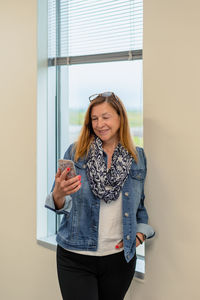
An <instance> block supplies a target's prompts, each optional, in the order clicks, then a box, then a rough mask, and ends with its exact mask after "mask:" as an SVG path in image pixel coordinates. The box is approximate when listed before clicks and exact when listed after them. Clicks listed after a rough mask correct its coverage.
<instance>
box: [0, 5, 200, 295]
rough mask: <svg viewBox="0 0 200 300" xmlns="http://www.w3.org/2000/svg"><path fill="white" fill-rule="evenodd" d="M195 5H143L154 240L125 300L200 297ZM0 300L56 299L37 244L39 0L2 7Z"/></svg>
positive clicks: (199, 16)
mask: <svg viewBox="0 0 200 300" xmlns="http://www.w3.org/2000/svg"><path fill="white" fill-rule="evenodd" d="M199 12H200V3H199V1H197V0H196V1H195V0H191V1H190V2H188V1H183V0H182V1H181V0H174V1H172V0H171V1H170V0H168V1H161V0H146V1H144V139H145V151H146V154H147V157H148V180H147V185H146V196H147V197H146V203H147V206H148V211H149V214H150V222H151V224H152V225H153V226H154V227H155V229H156V231H157V235H156V237H155V239H154V241H152V242H151V243H149V245H148V247H147V248H148V249H147V264H146V271H147V274H146V279H145V281H144V283H140V282H138V281H134V282H133V285H132V288H131V290H130V291H129V295H128V296H127V299H129V298H130V299H134V300H175V299H177V298H179V299H182V300H188V299H192V300H199V298H200V292H199V287H198V284H199V279H198V275H199V274H198V273H199V271H198V267H199V257H198V255H199V253H200V241H199V234H198V233H199V228H198V227H199V226H198V225H199V224H198V219H199V211H200V202H199V190H198V185H199V176H198V174H197V172H198V171H199V170H198V166H199V165H200V158H199V153H200V141H199V132H198V130H199V125H200V124H199V123H200V121H199V111H200V102H199V99H200V92H199V70H200V57H199V53H200V41H199V28H200V13H199ZM0 28H1V47H0V54H1V73H0V90H1V109H0V133H1V148H0V153H1V156H0V157H1V158H0V160H1V161H0V165H1V168H0V182H1V212H0V214H1V215H0V222H1V224H0V235H1V254H0V266H1V268H0V278H1V281H0V299H3V300H14V299H15V300H16V299H17V300H18V299H20V300H27V299H28V300H32V299H33V300H35V299H38V300H39V299H41V300H44V299H49V300H51V299H52V300H55V299H56V300H58V299H60V293H59V289H58V284H57V277H56V264H55V253H54V252H53V251H51V250H48V249H45V248H43V247H41V246H39V245H37V243H36V238H35V237H36V88H37V87H36V84H37V69H36V68H37V44H36V41H37V32H36V29H37V1H36V0H29V1H28V0H26V1H25V0H19V1H14V0H10V1H8V2H6V1H3V2H2V1H1V3H0Z"/></svg>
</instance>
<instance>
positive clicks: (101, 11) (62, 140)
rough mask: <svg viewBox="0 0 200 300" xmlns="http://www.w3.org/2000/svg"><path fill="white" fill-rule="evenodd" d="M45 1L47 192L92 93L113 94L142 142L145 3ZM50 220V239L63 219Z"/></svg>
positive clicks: (50, 215) (51, 216) (140, 251)
mask: <svg viewBox="0 0 200 300" xmlns="http://www.w3.org/2000/svg"><path fill="white" fill-rule="evenodd" d="M47 1H48V3H47ZM47 1H46V5H45V6H44V7H43V9H47V5H48V101H47V112H46V113H47V116H46V117H47V118H46V126H47V128H46V132H47V140H46V151H47V162H46V170H47V174H48V176H47V182H46V188H47V191H48V192H49V191H50V189H51V185H52V182H53V180H54V176H55V172H56V170H57V160H58V159H59V158H61V157H63V154H64V152H65V150H66V149H67V147H68V146H69V144H71V143H72V142H73V141H74V140H75V139H76V138H77V136H78V134H79V131H80V128H81V125H82V122H83V118H84V113H85V111H86V108H87V107H88V97H89V96H90V95H92V94H95V93H98V92H102V91H114V92H115V93H116V94H117V95H118V96H119V97H120V98H121V99H122V101H123V102H124V104H125V106H126V108H127V111H128V116H129V122H130V125H131V131H132V132H133V133H134V141H135V143H136V144H137V145H142V144H143V139H142V136H143V125H142V123H143V122H142V97H143V95H142V29H143V3H142V0H129V1H128V0H119V1H116V0H111V1H108V0H102V1H96V0H85V1H81V0H71V1H69V0H68V1H67V0H47ZM41 19H42V17H41ZM41 40H42V38H41ZM43 42H44V41H43ZM46 222H47V226H46V228H47V230H46V231H47V236H52V237H53V236H54V235H55V233H56V230H57V228H58V226H59V223H60V217H57V216H55V214H54V213H53V212H50V211H48V212H47V218H46ZM138 255H140V256H141V259H143V256H144V247H141V246H140V249H139V248H138ZM139 272H141V273H144V272H143V271H141V270H140V271H139Z"/></svg>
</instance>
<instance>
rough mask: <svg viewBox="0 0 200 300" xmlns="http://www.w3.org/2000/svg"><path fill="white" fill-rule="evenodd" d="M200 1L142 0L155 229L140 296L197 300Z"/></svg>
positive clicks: (135, 295)
mask: <svg viewBox="0 0 200 300" xmlns="http://www.w3.org/2000/svg"><path fill="white" fill-rule="evenodd" d="M199 29H200V2H199V1H197V0H196V1H195V0H191V1H184V0H173V1H172V0H168V1H161V0H146V1H144V148H145V151H146V154H147V157H148V179H147V186H146V195H147V197H146V202H147V204H148V210H149V214H150V222H151V224H152V225H153V226H154V227H155V229H156V231H157V235H156V237H155V239H154V242H153V243H151V244H149V247H148V249H147V265H146V269H147V270H146V271H147V274H146V280H145V283H144V284H138V283H136V282H135V284H134V287H135V289H132V299H135V300H176V299H182V300H188V299H192V300H199V299H200V291H199V269H198V268H199V267H200V259H199V253H200V239H199V219H200V218H199V212H200V201H199V200H200V196H199V186H200V185H199V178H200V175H199V166H200V139H199V137H200V134H199V128H200V118H199V112H200V88H199V85H200V56H199V53H200V39H199Z"/></svg>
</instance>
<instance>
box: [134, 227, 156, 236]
mask: <svg viewBox="0 0 200 300" xmlns="http://www.w3.org/2000/svg"><path fill="white" fill-rule="evenodd" d="M137 232H141V233H143V234H145V235H146V238H147V239H150V238H152V237H153V236H154V235H155V231H154V230H153V228H152V227H151V226H150V225H148V224H145V223H138V224H137Z"/></svg>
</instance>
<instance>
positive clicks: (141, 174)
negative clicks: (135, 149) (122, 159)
mask: <svg viewBox="0 0 200 300" xmlns="http://www.w3.org/2000/svg"><path fill="white" fill-rule="evenodd" d="M130 176H131V177H132V178H133V179H135V180H144V179H145V176H146V170H145V169H139V170H130Z"/></svg>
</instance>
